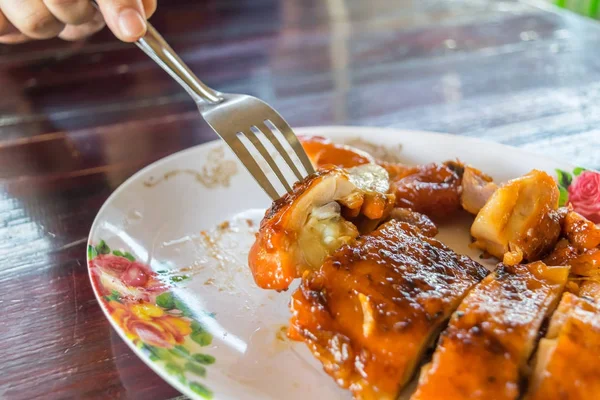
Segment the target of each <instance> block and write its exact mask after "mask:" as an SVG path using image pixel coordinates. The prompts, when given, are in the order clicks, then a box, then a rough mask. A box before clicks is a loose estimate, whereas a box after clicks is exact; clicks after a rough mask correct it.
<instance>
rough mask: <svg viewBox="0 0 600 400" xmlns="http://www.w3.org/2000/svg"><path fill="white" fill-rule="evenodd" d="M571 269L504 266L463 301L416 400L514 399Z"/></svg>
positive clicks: (424, 372) (427, 367)
mask: <svg viewBox="0 0 600 400" xmlns="http://www.w3.org/2000/svg"><path fill="white" fill-rule="evenodd" d="M568 274H569V272H568V267H547V266H546V265H544V264H543V263H541V262H538V263H533V264H528V265H516V266H505V265H502V264H500V265H499V266H498V268H497V269H496V270H495V271H494V272H493V273H492V274H490V275H489V276H488V277H486V278H485V279H484V280H483V282H481V283H480V284H479V285H477V286H476V287H475V288H474V289H473V290H472V291H471V292H470V293H469V294H468V295H467V297H465V299H464V300H463V302H462V303H461V304H460V307H458V309H457V310H456V312H455V313H454V314H453V315H452V319H451V320H450V324H449V326H448V327H447V328H446V329H445V330H444V332H442V335H441V336H440V339H439V343H438V346H437V348H436V351H435V353H434V355H433V360H432V361H431V364H428V365H427V366H425V367H424V369H423V373H422V375H421V377H420V378H419V386H418V387H417V391H416V392H415V394H414V395H413V396H412V397H411V399H412V400H443V399H453V400H460V399H482V400H484V399H485V400H487V399H496V400H504V399H506V400H509V399H510V400H514V399H517V398H518V396H519V384H520V380H521V379H522V378H523V377H524V372H525V371H526V367H527V361H528V359H529V356H530V355H531V353H532V352H533V350H534V348H535V344H536V339H537V335H538V331H539V329H540V327H541V325H542V322H543V321H544V318H546V317H547V316H549V315H551V313H552V312H553V310H554V308H555V307H556V305H557V304H558V301H559V298H560V295H561V293H562V290H563V287H564V285H565V283H566V281H567V277H568Z"/></svg>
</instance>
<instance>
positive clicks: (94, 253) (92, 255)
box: [87, 245, 98, 260]
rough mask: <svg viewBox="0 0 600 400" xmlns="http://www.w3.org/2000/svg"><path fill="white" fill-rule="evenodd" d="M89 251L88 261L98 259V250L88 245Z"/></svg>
mask: <svg viewBox="0 0 600 400" xmlns="http://www.w3.org/2000/svg"><path fill="white" fill-rule="evenodd" d="M87 251H88V259H90V260H92V259H94V258H96V256H97V255H98V252H97V251H96V248H95V247H94V246H92V245H88V248H87Z"/></svg>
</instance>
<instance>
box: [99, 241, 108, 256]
mask: <svg viewBox="0 0 600 400" xmlns="http://www.w3.org/2000/svg"><path fill="white" fill-rule="evenodd" d="M96 251H97V252H98V254H110V247H108V245H107V244H106V242H105V241H104V240H101V241H100V243H98V246H96Z"/></svg>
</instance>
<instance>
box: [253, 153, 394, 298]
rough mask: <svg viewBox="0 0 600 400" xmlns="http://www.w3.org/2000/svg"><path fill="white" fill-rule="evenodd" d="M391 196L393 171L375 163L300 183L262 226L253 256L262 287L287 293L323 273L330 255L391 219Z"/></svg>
mask: <svg viewBox="0 0 600 400" xmlns="http://www.w3.org/2000/svg"><path fill="white" fill-rule="evenodd" d="M388 191H389V181H388V175H387V172H386V171H385V170H384V169H383V168H382V167H379V166H377V165H374V164H365V165H361V166H358V167H355V168H349V169H342V168H337V167H333V166H330V167H328V168H324V169H321V170H319V171H317V172H316V173H315V174H313V175H311V176H309V177H308V178H307V179H305V180H304V181H302V182H299V183H297V184H296V185H295V186H294V188H293V191H292V192H291V193H287V194H286V195H284V196H283V197H282V198H280V199H279V200H277V201H275V202H274V203H273V205H272V206H271V208H269V209H268V210H267V212H266V214H265V217H264V218H263V220H262V222H261V224H260V228H259V231H258V233H257V235H256V241H255V243H254V245H253V246H252V248H251V249H250V253H249V256H248V263H249V266H250V269H251V271H252V275H253V277H254V280H255V282H256V284H257V285H258V286H259V287H261V288H264V289H274V290H285V289H287V288H288V286H289V284H290V283H291V282H292V281H293V280H294V279H295V278H298V277H300V276H301V275H302V273H303V272H304V271H305V270H306V269H316V268H319V267H320V266H321V264H322V263H323V260H324V259H325V257H326V256H327V255H328V254H330V253H331V252H333V251H334V250H336V249H337V248H339V247H340V246H342V245H343V244H346V243H350V242H351V241H352V240H354V239H355V238H356V237H357V236H358V235H359V233H360V231H361V230H368V229H373V228H374V227H375V226H376V225H377V224H378V223H379V221H381V220H382V219H384V218H387V216H388V214H389V213H390V211H391V210H392V208H393V206H394V196H393V195H391V194H388ZM342 215H343V216H342ZM344 216H345V217H344Z"/></svg>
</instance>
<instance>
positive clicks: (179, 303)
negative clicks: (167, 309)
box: [174, 297, 193, 317]
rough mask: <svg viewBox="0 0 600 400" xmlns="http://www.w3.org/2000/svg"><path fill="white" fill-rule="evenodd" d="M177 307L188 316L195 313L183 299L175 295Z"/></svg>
mask: <svg viewBox="0 0 600 400" xmlns="http://www.w3.org/2000/svg"><path fill="white" fill-rule="evenodd" d="M174 301H175V308H176V309H178V310H179V311H181V312H182V313H183V315H184V316H186V317H191V316H192V315H193V313H192V310H190V308H189V307H188V306H187V305H186V304H185V303H184V302H183V301H181V300H179V299H178V298H176V297H175V300H174Z"/></svg>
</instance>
